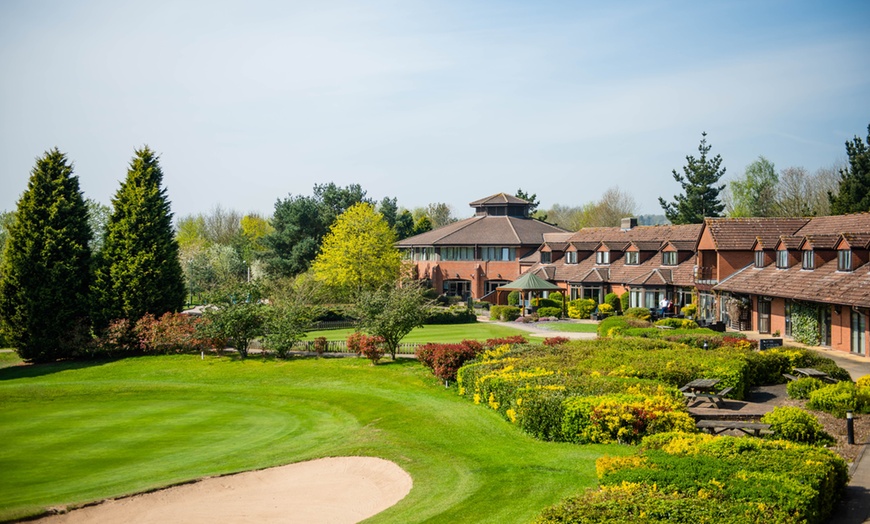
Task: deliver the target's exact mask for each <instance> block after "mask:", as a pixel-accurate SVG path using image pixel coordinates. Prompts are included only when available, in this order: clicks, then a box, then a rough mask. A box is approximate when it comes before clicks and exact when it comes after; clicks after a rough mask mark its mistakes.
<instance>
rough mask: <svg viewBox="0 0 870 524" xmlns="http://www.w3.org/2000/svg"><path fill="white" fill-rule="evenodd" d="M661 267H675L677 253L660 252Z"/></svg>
mask: <svg viewBox="0 0 870 524" xmlns="http://www.w3.org/2000/svg"><path fill="white" fill-rule="evenodd" d="M662 265H663V266H676V265H677V252H676V251H662Z"/></svg>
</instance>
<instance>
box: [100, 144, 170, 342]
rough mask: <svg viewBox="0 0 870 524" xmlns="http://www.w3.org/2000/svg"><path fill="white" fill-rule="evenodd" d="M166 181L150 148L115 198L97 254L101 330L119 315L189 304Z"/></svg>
mask: <svg viewBox="0 0 870 524" xmlns="http://www.w3.org/2000/svg"><path fill="white" fill-rule="evenodd" d="M162 181H163V172H162V171H161V170H160V164H159V163H158V157H157V155H155V154H154V152H153V151H152V150H151V149H149V148H148V147H147V146H146V147H144V148H143V149H139V150H137V151H136V153H135V156H134V157H133V160H132V161H130V167H129V169H128V170H127V178H126V180H124V182H123V183H122V184H121V188H120V189H119V190H118V192H117V193H115V197H114V198H113V199H112V216H111V217H109V223H108V225H107V226H106V236H105V238H104V240H103V249H102V251H101V252H100V256H99V257H98V258H97V269H96V275H95V279H96V281H95V285H94V290H95V295H96V297H95V298H96V301H97V308H96V311H95V314H94V317H95V324H96V326H97V327H98V328H102V327H105V326H106V325H107V324H108V323H109V322H111V321H112V320H114V319H118V318H126V319H130V320H138V319H139V318H141V317H142V316H143V315H144V314H145V313H152V314H154V315H155V316H159V315H162V314H163V313H166V312H167V311H178V310H179V309H181V307H182V306H183V305H184V296H185V289H184V278H183V275H182V271H181V264H180V263H179V261H178V243H177V242H176V240H175V236H174V235H173V231H172V213H171V211H170V210H169V200H168V199H167V197H166V190H165V189H162V188H161V187H160V184H161V183H162Z"/></svg>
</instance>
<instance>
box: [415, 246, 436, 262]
mask: <svg viewBox="0 0 870 524" xmlns="http://www.w3.org/2000/svg"><path fill="white" fill-rule="evenodd" d="M412 257H413V259H414V260H417V261H421V260H424V261H425V260H435V248H434V247H415V248H413V255H412Z"/></svg>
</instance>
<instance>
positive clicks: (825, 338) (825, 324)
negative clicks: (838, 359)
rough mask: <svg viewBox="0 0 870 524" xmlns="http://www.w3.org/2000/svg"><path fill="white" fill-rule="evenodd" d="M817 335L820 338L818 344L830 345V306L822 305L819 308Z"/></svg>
mask: <svg viewBox="0 0 870 524" xmlns="http://www.w3.org/2000/svg"><path fill="white" fill-rule="evenodd" d="M819 324H820V325H819V335H820V338H821V340H820V341H819V344H821V345H822V346H830V345H831V307H830V306H827V307H822V308H820V309H819Z"/></svg>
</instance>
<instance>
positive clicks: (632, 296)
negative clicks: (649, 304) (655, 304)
mask: <svg viewBox="0 0 870 524" xmlns="http://www.w3.org/2000/svg"><path fill="white" fill-rule="evenodd" d="M628 305H629V307H644V305H643V290H642V289H632V290H631V291H630V292H629V294H628Z"/></svg>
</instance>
